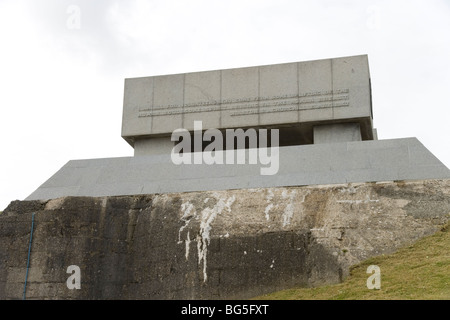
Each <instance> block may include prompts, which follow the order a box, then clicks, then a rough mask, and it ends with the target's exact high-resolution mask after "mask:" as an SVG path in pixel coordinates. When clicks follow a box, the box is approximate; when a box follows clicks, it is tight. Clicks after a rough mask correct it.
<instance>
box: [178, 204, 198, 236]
mask: <svg viewBox="0 0 450 320" xmlns="http://www.w3.org/2000/svg"><path fill="white" fill-rule="evenodd" d="M181 212H183V215H182V216H181V221H183V222H184V225H183V226H181V228H180V229H179V230H178V244H180V243H182V242H183V241H181V232H183V230H184V229H185V228H186V227H187V226H188V225H189V222H190V221H191V218H192V217H195V216H196V215H197V211H195V208H194V205H193V204H192V203H190V202H189V201H186V202H183V203H182V204H181Z"/></svg>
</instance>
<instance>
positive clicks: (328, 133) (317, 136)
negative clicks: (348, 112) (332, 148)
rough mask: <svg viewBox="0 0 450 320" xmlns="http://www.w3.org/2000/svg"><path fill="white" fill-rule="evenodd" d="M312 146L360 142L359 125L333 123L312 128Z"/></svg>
mask: <svg viewBox="0 0 450 320" xmlns="http://www.w3.org/2000/svg"><path fill="white" fill-rule="evenodd" d="M313 130H314V144H319V143H336V142H348V141H361V140H362V139H361V130H360V127H359V123H335V124H325V125H319V126H314V129H313Z"/></svg>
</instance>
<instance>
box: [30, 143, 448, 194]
mask: <svg viewBox="0 0 450 320" xmlns="http://www.w3.org/2000/svg"><path fill="white" fill-rule="evenodd" d="M247 159H248V150H247ZM246 163H247V164H234V165H230V164H223V165H218V164H215V165H207V164H195V165H194V164H191V165H187V164H182V165H175V164H173V163H172V161H171V158H170V155H168V154H160V155H150V156H136V157H123V158H105V159H90V160H72V161H69V162H68V163H67V164H66V165H64V166H63V167H62V168H61V169H60V170H59V171H58V172H56V173H55V174H54V175H53V176H52V177H51V178H50V179H49V180H47V181H46V182H45V183H44V184H42V185H41V186H40V187H39V188H38V189H37V190H36V191H35V192H33V193H32V194H31V195H30V196H29V197H27V198H26V200H47V199H54V198H59V197H63V196H114V195H138V194H154V193H171V192H188V191H207V190H227V189H246V188H259V187H279V186H302V185H320V184H340V183H349V182H376V181H395V180H418V179H448V178H450V170H449V169H448V168H447V167H446V166H445V165H444V164H442V163H441V162H440V161H439V160H438V159H437V158H436V157H435V156H434V155H433V154H432V153H431V152H429V151H428V150H427V149H426V148H425V147H424V146H423V144H422V143H420V142H419V141H418V140H417V139H416V138H404V139H392V140H375V141H353V142H342V143H324V144H317V145H304V146H290V147H281V148H280V150H279V171H278V173H277V174H275V175H261V174H260V169H261V168H264V167H268V165H262V164H259V162H258V164H248V161H246Z"/></svg>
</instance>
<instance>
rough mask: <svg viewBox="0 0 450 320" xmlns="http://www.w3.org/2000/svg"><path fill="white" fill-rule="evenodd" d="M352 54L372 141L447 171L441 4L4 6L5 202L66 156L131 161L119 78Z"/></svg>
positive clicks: (449, 38)
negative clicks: (365, 66) (408, 150)
mask: <svg viewBox="0 0 450 320" xmlns="http://www.w3.org/2000/svg"><path fill="white" fill-rule="evenodd" d="M358 54H368V55H369V66H370V73H371V78H372V91H373V109H374V125H375V127H376V128H377V129H378V136H379V138H380V139H391V138H404V137H417V138H418V139H419V140H420V141H421V142H422V143H423V144H424V145H425V146H426V147H427V148H428V149H429V150H430V151H431V152H433V153H434V155H435V156H436V157H438V158H439V159H440V160H441V161H442V162H443V163H444V164H445V165H447V167H450V148H449V146H450V144H449V137H450V125H449V124H448V121H449V119H450V94H449V93H450V1H448V0H441V1H439V0H422V1H418V0H416V1H414V0H404V1H402V0H389V1H367V0H342V1H337V0H311V1H309V0H307V1H302V0H222V1H217V0H184V1H181V0H179V1H172V0H158V1H144V0H126V1H125V0H122V1H120V0H95V1H92V0H70V1H66V0H39V1H36V0H0V120H1V123H0V137H1V138H0V152H1V157H0V161H1V162H0V179H1V183H0V210H2V209H4V208H5V207H6V206H7V205H8V204H9V202H10V201H12V200H16V199H19V200H23V199H24V198H25V197H27V196H28V195H29V194H31V193H32V192H33V191H34V190H35V189H36V188H38V187H39V186H40V185H41V184H42V183H44V182H45V181H46V180H47V179H48V178H50V176H51V175H53V174H54V173H55V172H56V171H58V170H59V169H60V168H61V167H62V166H63V165H64V164H65V163H66V162H67V161H69V160H71V159H89V158H106V157H121V156H132V155H133V150H132V148H131V147H130V146H129V145H128V144H127V143H126V142H125V141H124V140H123V139H122V138H121V136H120V131H121V120H122V102H123V85H124V78H131V77H139V76H152V75H159V74H170V73H184V72H193V71H203V70H215V69H224V68H238V67H246V66H255V65H264V64H275V63H284V62H295V61H304V60H316V59H324V58H334V57H342V56H351V55H358Z"/></svg>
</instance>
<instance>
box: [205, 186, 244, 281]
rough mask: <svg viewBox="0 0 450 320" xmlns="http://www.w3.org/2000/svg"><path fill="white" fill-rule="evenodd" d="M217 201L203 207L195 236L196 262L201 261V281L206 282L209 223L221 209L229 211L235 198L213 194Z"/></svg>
mask: <svg viewBox="0 0 450 320" xmlns="http://www.w3.org/2000/svg"><path fill="white" fill-rule="evenodd" d="M215 196H216V198H217V199H218V200H217V203H216V204H215V205H214V207H212V208H205V209H203V210H202V212H201V221H200V232H199V235H198V236H197V252H198V263H199V264H200V263H201V262H202V261H203V281H204V282H206V280H207V279H208V274H207V270H206V266H207V259H206V258H207V253H208V245H209V243H210V240H211V238H210V232H211V224H212V223H213V221H214V220H215V219H216V217H217V215H219V214H221V213H222V211H223V210H227V211H228V212H231V205H232V204H233V203H234V201H235V200H236V198H235V196H234V195H233V196H232V197H229V198H228V199H226V200H225V199H223V198H220V196H219V194H215Z"/></svg>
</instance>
